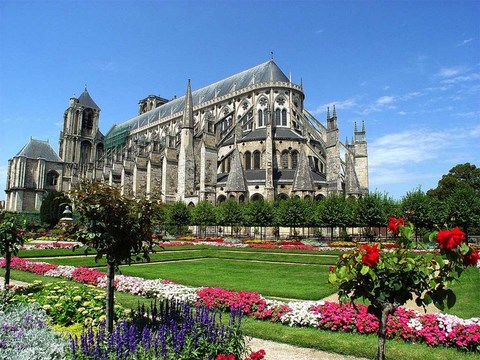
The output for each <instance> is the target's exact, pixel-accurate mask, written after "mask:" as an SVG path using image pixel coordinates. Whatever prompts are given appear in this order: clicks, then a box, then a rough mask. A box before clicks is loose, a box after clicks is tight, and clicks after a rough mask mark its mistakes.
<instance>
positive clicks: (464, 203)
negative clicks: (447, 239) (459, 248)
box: [446, 186, 480, 241]
mask: <svg viewBox="0 0 480 360" xmlns="http://www.w3.org/2000/svg"><path fill="white" fill-rule="evenodd" d="M446 204H447V206H446V208H447V209H448V210H447V211H448V222H449V223H456V224H458V225H460V226H461V227H462V228H463V230H464V231H465V233H466V235H467V241H468V235H469V233H470V230H471V229H472V228H474V227H480V198H479V197H478V195H477V193H476V192H475V190H473V189H472V188H471V187H467V186H464V187H458V188H456V189H455V190H454V192H453V193H452V194H451V195H450V196H449V197H448V198H447V200H446Z"/></svg>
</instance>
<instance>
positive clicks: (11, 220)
mask: <svg viewBox="0 0 480 360" xmlns="http://www.w3.org/2000/svg"><path fill="white" fill-rule="evenodd" d="M24 228H25V224H22V221H21V220H20V218H19V216H18V215H16V214H7V213H0V254H2V255H5V282H4V286H3V288H4V291H5V295H6V293H7V292H8V289H9V285H10V262H11V259H12V254H13V255H17V253H18V251H19V250H20V248H21V247H22V245H23V241H24V236H23V234H24V232H23V229H24Z"/></svg>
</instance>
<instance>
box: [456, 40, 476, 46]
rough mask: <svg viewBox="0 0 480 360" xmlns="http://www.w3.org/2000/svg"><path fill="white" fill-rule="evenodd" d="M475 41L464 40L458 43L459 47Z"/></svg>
mask: <svg viewBox="0 0 480 360" xmlns="http://www.w3.org/2000/svg"><path fill="white" fill-rule="evenodd" d="M472 40H473V39H472V38H470V39H465V40H463V41H462V42H460V43H458V44H457V46H463V45H466V44H468V43H469V42H471V41H472Z"/></svg>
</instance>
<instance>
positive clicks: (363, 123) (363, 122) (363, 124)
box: [362, 120, 365, 133]
mask: <svg viewBox="0 0 480 360" xmlns="http://www.w3.org/2000/svg"><path fill="white" fill-rule="evenodd" d="M362 132H363V133H364V132H365V121H363V120H362Z"/></svg>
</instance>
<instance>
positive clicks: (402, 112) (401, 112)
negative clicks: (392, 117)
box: [398, 111, 407, 116]
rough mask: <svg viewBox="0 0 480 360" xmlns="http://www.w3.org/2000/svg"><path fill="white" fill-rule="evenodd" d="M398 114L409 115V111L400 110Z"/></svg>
mask: <svg viewBox="0 0 480 360" xmlns="http://www.w3.org/2000/svg"><path fill="white" fill-rule="evenodd" d="M398 115H402V116H404V115H407V113H406V112H405V111H399V112H398Z"/></svg>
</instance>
